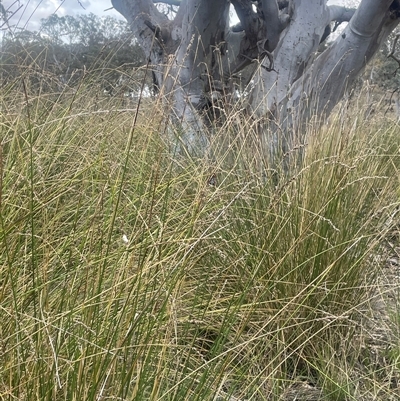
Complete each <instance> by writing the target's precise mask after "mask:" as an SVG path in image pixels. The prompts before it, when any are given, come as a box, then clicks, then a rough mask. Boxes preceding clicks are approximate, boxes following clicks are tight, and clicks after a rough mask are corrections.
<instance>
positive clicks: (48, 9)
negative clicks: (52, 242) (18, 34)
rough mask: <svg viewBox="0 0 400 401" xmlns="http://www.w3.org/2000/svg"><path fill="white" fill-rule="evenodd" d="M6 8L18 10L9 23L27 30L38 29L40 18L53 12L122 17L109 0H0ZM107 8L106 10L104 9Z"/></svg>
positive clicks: (59, 14) (58, 13)
mask: <svg viewBox="0 0 400 401" xmlns="http://www.w3.org/2000/svg"><path fill="white" fill-rule="evenodd" d="M0 3H1V4H2V5H3V7H4V8H5V9H6V10H10V11H15V10H17V9H19V10H18V12H17V13H16V14H15V15H14V16H13V17H12V18H11V19H10V23H11V25H14V26H15V25H17V26H18V27H20V28H26V29H28V30H32V31H35V30H38V28H39V25H40V20H41V19H42V18H46V17H48V16H50V15H51V14H53V13H56V14H57V15H58V16H60V17H62V16H64V15H78V14H85V13H93V14H97V15H100V16H113V17H117V18H122V17H121V15H120V14H119V13H117V12H116V11H115V10H113V9H111V8H112V5H111V0H93V1H91V0H64V1H63V0H20V1H15V0H0ZM107 9H109V10H108V11H105V10H107Z"/></svg>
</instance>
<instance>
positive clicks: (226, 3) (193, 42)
mask: <svg viewBox="0 0 400 401" xmlns="http://www.w3.org/2000/svg"><path fill="white" fill-rule="evenodd" d="M163 2H164V3H166V4H174V5H179V9H178V11H177V14H176V16H175V18H174V19H173V20H169V19H168V18H167V17H166V16H165V15H163V14H162V13H160V12H159V11H158V10H157V8H156V6H155V5H154V2H153V0H112V4H113V6H114V8H115V9H116V10H117V11H119V12H120V13H121V14H122V15H123V16H124V17H125V18H126V19H127V20H128V22H129V23H130V24H131V28H132V30H133V32H134V33H135V36H136V37H137V39H138V42H139V44H140V45H141V46H142V47H143V49H144V50H145V51H146V52H147V54H148V55H149V58H150V62H151V66H152V69H153V71H154V80H155V84H156V85H157V86H158V87H159V88H160V94H161V95H162V96H163V98H164V99H166V100H167V101H168V102H169V104H170V105H171V114H172V116H173V118H174V119H175V120H176V121H179V122H180V123H181V128H182V129H181V131H182V134H181V135H180V141H181V142H180V143H181V145H183V147H184V148H186V149H187V150H188V151H189V152H191V153H202V152H204V151H205V150H206V149H207V148H208V144H209V138H208V136H207V135H208V134H207V132H208V130H207V127H206V126H207V123H206V121H207V119H205V118H204V115H205V114H206V113H205V112H206V110H207V109H208V108H210V107H211V108H212V106H213V104H214V103H215V102H219V101H220V100H221V99H223V98H224V97H225V98H226V95H227V94H229V93H230V91H232V88H233V85H232V81H233V80H236V79H241V80H242V82H244V83H245V84H246V83H248V82H249V81H250V79H252V82H253V89H252V91H251V93H250V96H249V106H250V107H249V108H250V110H251V112H252V113H253V115H255V116H256V117H258V118H259V119H260V121H264V122H269V123H268V124H269V127H270V128H271V127H272V133H271V129H269V130H268V132H269V134H268V135H269V136H268V137H267V138H266V140H267V142H269V143H268V144H267V146H269V147H270V150H272V151H275V149H276V147H277V146H278V145H277V144H278V143H282V142H283V143H284V148H286V149H287V148H288V147H290V146H293V144H294V143H295V141H297V140H300V141H301V138H300V139H299V138H297V137H296V135H297V134H298V133H299V132H301V128H302V127H303V125H304V123H306V122H307V121H308V120H309V119H310V118H311V117H314V116H315V115H317V116H319V117H321V118H325V117H326V116H327V115H329V113H330V112H331V111H332V109H333V107H334V106H335V105H336V104H337V102H338V101H339V100H340V99H341V98H342V97H343V95H344V93H345V91H346V89H347V88H348V87H349V86H350V85H351V84H352V82H353V81H354V80H355V78H356V77H357V76H358V75H359V74H360V72H361V71H362V69H363V67H364V66H365V64H366V63H367V62H368V61H369V60H370V59H371V58H372V56H373V55H374V54H375V53H376V51H377V50H378V48H379V46H380V45H381V44H382V43H383V42H384V41H385V40H386V39H387V37H388V35H389V34H390V32H392V31H393V29H394V28H395V27H396V25H397V23H398V21H399V17H400V1H399V0H362V1H361V3H360V5H359V7H358V8H357V10H349V9H347V8H345V7H341V6H330V7H328V6H327V0H256V1H253V2H252V1H251V0H181V1H179V2H178V1H177V0H164V1H163ZM230 5H233V6H234V7H235V10H236V13H237V15H238V17H239V19H240V23H239V24H238V25H237V26H235V27H230V26H229V24H228V13H229V7H230ZM344 21H349V24H348V26H347V27H346V28H345V30H344V32H343V34H342V35H341V36H338V37H337V38H336V39H335V40H334V41H333V42H332V43H331V44H329V45H328V46H325V47H324V49H322V52H321V46H320V44H321V42H322V41H324V40H325V39H326V38H327V37H328V36H329V34H330V32H331V29H330V26H331V25H332V24H336V25H337V24H340V23H341V22H344ZM219 105H220V103H219ZM262 125H264V126H265V124H262ZM281 137H283V138H284V139H283V141H282V140H281V139H282V138H281ZM279 146H280V145H279Z"/></svg>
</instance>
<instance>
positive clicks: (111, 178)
mask: <svg viewBox="0 0 400 401" xmlns="http://www.w3.org/2000/svg"><path fill="white" fill-rule="evenodd" d="M94 82H95V80H94V78H93V79H92V78H91V77H90V74H89V75H88V76H86V77H84V78H83V81H82V84H81V85H80V86H79V87H78V88H77V89H76V90H74V91H72V92H64V93H62V94H61V95H59V96H56V97H46V96H44V95H41V94H40V93H39V94H37V93H35V94H34V95H33V94H32V93H30V92H29V88H26V86H25V87H24V86H23V85H22V86H18V85H14V86H12V85H11V86H10V87H9V89H8V92H5V94H4V96H3V98H2V99H1V102H2V104H1V109H2V112H1V122H0V130H1V148H2V153H1V165H2V181H1V188H0V191H1V192H0V193H1V214H0V224H1V226H0V227H1V228H0V230H1V231H0V236H1V249H0V257H1V264H0V280H1V286H0V297H1V309H0V316H1V321H2V325H1V336H0V341H1V353H0V355H1V357H0V358H1V362H0V366H1V367H0V394H1V398H2V399H4V400H15V399H18V400H38V399H40V400H191V401H193V400H294V399H307V400H311V399H320V400H329V401H330V400H335V401H336V400H338V401H339V400H364V399H365V400H367V399H380V400H388V399H395V398H394V397H395V395H396V393H395V392H396V391H397V390H396V389H393V387H391V384H390V383H391V382H390V380H389V381H388V382H387V383H386V382H384V381H383V382H381V383H377V382H376V379H375V377H376V376H375V375H374V372H372V371H370V370H369V369H368V367H366V366H363V365H362V363H360V360H361V357H360V356H361V355H364V356H365V355H366V354H367V353H368V352H369V351H368V348H366V346H365V343H366V340H365V338H364V335H365V334H364V333H365V331H364V330H363V327H364V325H365V321H366V320H368V316H369V305H370V300H371V298H373V296H374V289H375V288H376V280H375V279H376V276H377V275H378V274H379V268H380V267H379V265H378V264H377V263H376V262H375V260H376V258H375V256H376V255H379V254H380V252H383V251H382V249H381V248H380V246H381V244H382V240H383V238H384V237H385V235H386V233H387V232H388V231H389V230H391V229H392V228H393V224H394V222H395V220H396V211H397V209H398V205H399V190H398V188H399V178H398V177H399V167H400V153H399V146H400V138H399V136H398V127H397V126H396V124H395V123H390V122H388V121H386V120H378V119H377V121H376V122H374V121H372V122H371V121H364V120H363V119H362V118H361V117H359V115H354V116H351V118H350V117H341V116H340V115H339V114H338V116H337V117H336V118H333V119H332V121H330V122H329V123H327V124H326V125H325V126H324V127H323V128H319V129H317V128H313V127H312V126H310V128H309V132H308V144H307V146H305V147H304V149H303V153H302V156H301V158H299V160H298V161H296V162H295V163H293V165H291V166H289V168H286V167H285V168H284V169H282V171H281V170H280V169H279V165H280V164H279V163H280V162H279V163H278V167H276V165H275V167H276V168H275V167H274V170H273V171H272V169H271V168H269V161H268V160H265V158H264V156H263V152H262V149H261V147H260V146H259V144H258V139H257V137H256V136H255V134H254V135H253V127H252V126H251V124H250V122H246V121H242V122H238V119H237V118H232V120H229V119H228V120H227V121H228V123H227V124H226V125H224V126H223V127H222V128H220V129H219V130H217V131H218V132H217V133H216V134H215V140H214V147H215V149H214V152H213V153H214V154H215V159H214V160H212V161H205V160H196V159H190V158H189V157H186V158H184V157H180V156H174V155H171V154H170V153H169V152H168V151H167V148H166V146H165V145H164V143H163V135H162V134H163V130H164V128H163V126H162V124H161V118H160V115H159V114H160V113H161V111H160V110H161V109H160V108H159V105H157V104H156V103H155V102H153V101H150V100H148V99H143V103H142V105H141V107H139V108H137V107H136V105H135V104H133V105H130V106H128V107H127V106H126V105H121V104H119V103H118V102H117V101H116V100H115V99H105V98H104V97H102V95H101V94H100V93H96V92H94V88H95V85H94ZM136 113H138V114H136ZM232 113H235V111H232ZM136 115H137V118H136V117H135V116H136ZM161 117H162V116H161ZM346 118H347V119H346ZM293 152H295V150H294V151H293ZM282 157H283V159H282V160H281V165H282V166H283V165H284V166H287V162H286V160H284V158H285V157H287V155H283V156H282ZM389 370H390V372H391V375H392V376H393V377H398V374H399V371H398V365H396V364H393V365H391V366H390V369H389ZM296 397H297V398H296ZM301 397H303V398H301ZM304 397H305V398H304ZM307 397H308V398H307ZM312 397H314V398H312ZM368 397H369V398H368ZM374 397H375V398H374ZM390 397H392V398H390Z"/></svg>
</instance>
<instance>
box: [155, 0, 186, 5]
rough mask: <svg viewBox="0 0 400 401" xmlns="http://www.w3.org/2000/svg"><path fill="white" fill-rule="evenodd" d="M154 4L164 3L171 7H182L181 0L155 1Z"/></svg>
mask: <svg viewBox="0 0 400 401" xmlns="http://www.w3.org/2000/svg"><path fill="white" fill-rule="evenodd" d="M153 3H163V4H168V5H169V6H180V5H181V3H182V1H181V0H153Z"/></svg>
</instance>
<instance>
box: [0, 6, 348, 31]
mask: <svg viewBox="0 0 400 401" xmlns="http://www.w3.org/2000/svg"><path fill="white" fill-rule="evenodd" d="M343 1H345V0H329V2H328V4H329V3H331V4H341V3H343ZM0 4H2V5H3V7H4V8H5V9H6V10H10V11H15V10H17V9H18V12H17V13H16V14H15V15H14V16H13V17H12V18H11V19H10V23H11V25H14V26H18V27H19V28H25V29H28V30H31V31H37V30H38V29H39V25H40V20H41V19H42V18H46V17H48V16H50V15H51V14H53V13H56V14H57V15H58V16H60V17H61V16H64V15H77V14H84V13H93V14H96V15H99V16H113V17H116V18H122V17H121V15H120V14H118V13H117V12H116V11H115V10H113V9H112V5H111V0H64V1H63V0H0ZM106 10H107V11H106ZM3 28H4V27H3Z"/></svg>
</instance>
